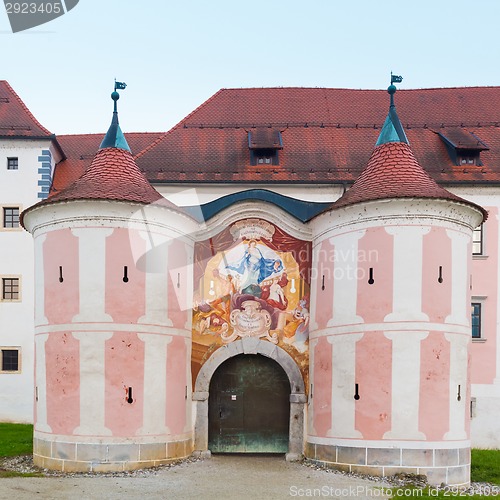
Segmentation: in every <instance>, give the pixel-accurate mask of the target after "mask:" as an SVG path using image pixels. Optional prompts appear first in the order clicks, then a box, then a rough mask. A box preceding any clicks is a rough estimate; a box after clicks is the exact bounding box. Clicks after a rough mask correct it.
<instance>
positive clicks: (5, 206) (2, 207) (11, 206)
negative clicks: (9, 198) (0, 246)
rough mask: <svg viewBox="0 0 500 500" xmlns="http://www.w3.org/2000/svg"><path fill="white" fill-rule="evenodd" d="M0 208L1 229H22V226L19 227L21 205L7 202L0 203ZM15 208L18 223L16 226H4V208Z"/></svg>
mask: <svg viewBox="0 0 500 500" xmlns="http://www.w3.org/2000/svg"><path fill="white" fill-rule="evenodd" d="M0 207H1V209H2V227H1V229H2V230H3V231H21V230H22V227H21V222H20V217H21V212H22V207H21V205H15V204H13V203H12V204H9V205H0ZM15 209H17V211H18V215H17V218H18V223H17V226H13V227H10V226H6V225H5V224H6V222H5V218H6V215H7V214H6V210H15Z"/></svg>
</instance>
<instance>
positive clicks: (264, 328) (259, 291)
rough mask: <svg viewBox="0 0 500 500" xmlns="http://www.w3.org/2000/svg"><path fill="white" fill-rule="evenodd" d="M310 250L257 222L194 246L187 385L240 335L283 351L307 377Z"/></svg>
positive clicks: (244, 222) (235, 226)
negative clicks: (190, 373)
mask: <svg viewBox="0 0 500 500" xmlns="http://www.w3.org/2000/svg"><path fill="white" fill-rule="evenodd" d="M310 250H311V244H310V242H307V241H302V240H298V239H296V238H294V237H292V236H290V235H289V234H287V233H285V232H284V231H283V230H281V229H280V228H278V227H277V226H275V225H273V224H270V223H269V222H266V221H264V220H261V219H245V220H242V221H239V222H236V223H235V224H233V225H232V226H230V227H229V228H227V229H225V230H224V231H222V232H221V233H219V234H218V235H216V236H214V237H212V238H210V239H208V240H206V241H203V242H200V243H198V244H197V246H196V247H195V292H194V302H193V304H194V305H193V379H196V375H197V373H198V371H199V369H200V368H201V366H202V365H203V363H204V362H205V361H206V360H207V359H208V357H209V356H210V355H211V354H212V353H213V352H214V351H215V350H216V349H218V348H219V347H221V346H223V345H225V344H228V343H230V342H234V341H235V340H238V339H241V338H245V337H255V338H260V339H265V340H267V341H269V342H272V343H274V344H276V345H279V346H280V347H282V348H283V349H285V350H286V351H287V352H288V353H289V354H290V355H291V356H292V357H293V358H294V359H295V360H296V362H297V364H298V365H299V366H300V367H301V370H302V371H303V373H304V375H306V371H307V362H308V340H309V285H310V278H309V276H310V255H311V252H310Z"/></svg>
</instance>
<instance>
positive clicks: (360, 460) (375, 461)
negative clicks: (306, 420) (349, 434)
mask: <svg viewBox="0 0 500 500" xmlns="http://www.w3.org/2000/svg"><path fill="white" fill-rule="evenodd" d="M305 456H306V458H307V459H308V460H310V461H312V462H314V463H318V464H321V465H324V466H326V467H331V468H332V469H337V470H342V471H345V472H356V473H359V474H369V475H373V476H383V477H384V476H392V475H394V474H397V473H405V474H422V475H425V476H427V480H428V482H429V484H431V485H439V484H441V483H444V484H448V485H454V486H466V485H469V483H470V448H452V449H432V448H428V449H427V448H424V449H405V448H363V447H347V446H329V445H323V444H314V443H306V448H305Z"/></svg>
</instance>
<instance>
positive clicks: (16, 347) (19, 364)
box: [0, 346, 23, 375]
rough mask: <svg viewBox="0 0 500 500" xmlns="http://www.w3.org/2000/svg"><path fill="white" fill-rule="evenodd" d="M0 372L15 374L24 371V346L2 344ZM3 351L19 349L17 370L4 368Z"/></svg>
mask: <svg viewBox="0 0 500 500" xmlns="http://www.w3.org/2000/svg"><path fill="white" fill-rule="evenodd" d="M0 351H1V352H0V374H3V375H15V374H19V373H22V359H23V358H22V348H21V347H19V346H0ZM3 351H17V370H4V366H3Z"/></svg>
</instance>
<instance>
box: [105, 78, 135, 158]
mask: <svg viewBox="0 0 500 500" xmlns="http://www.w3.org/2000/svg"><path fill="white" fill-rule="evenodd" d="M126 87H127V84H126V83H123V82H117V81H116V79H115V90H114V91H113V92H112V93H111V99H112V100H113V101H114V105H113V118H112V120H111V125H110V127H109V129H108V132H107V133H106V135H105V137H104V139H103V140H102V142H101V146H100V148H99V149H104V148H119V149H125V150H126V151H130V147H129V145H128V144H127V140H126V139H125V136H124V135H123V132H122V131H121V128H120V124H119V123H118V106H117V102H118V99H120V94H119V93H118V92H117V90H118V89H119V90H124V89H125V88H126Z"/></svg>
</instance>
